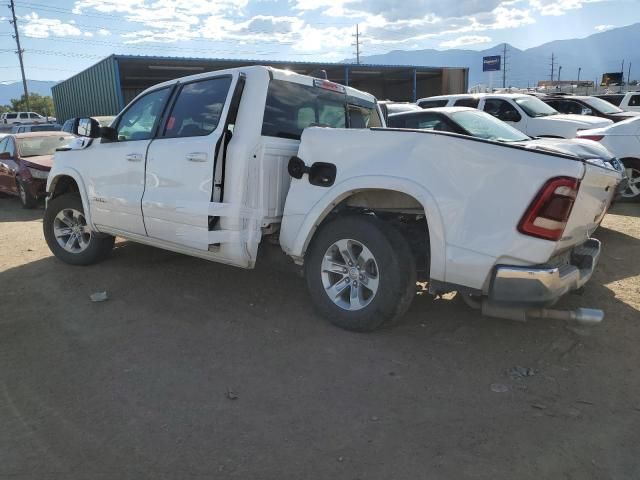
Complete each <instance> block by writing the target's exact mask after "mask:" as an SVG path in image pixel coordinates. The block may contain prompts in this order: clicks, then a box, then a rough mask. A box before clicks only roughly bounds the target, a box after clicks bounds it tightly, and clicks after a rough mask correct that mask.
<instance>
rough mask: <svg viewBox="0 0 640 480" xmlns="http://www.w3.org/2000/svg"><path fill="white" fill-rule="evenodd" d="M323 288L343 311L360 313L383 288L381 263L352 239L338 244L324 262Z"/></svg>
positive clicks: (333, 245) (334, 244)
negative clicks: (379, 289)
mask: <svg viewBox="0 0 640 480" xmlns="http://www.w3.org/2000/svg"><path fill="white" fill-rule="evenodd" d="M321 275H322V284H323V286H324V289H325V292H326V294H327V296H328V297H329V299H330V300H331V301H332V302H333V303H335V304H336V305H337V306H338V307H340V308H342V309H343V310H352V311H353V310H361V309H363V308H365V307H366V306H367V305H369V304H370V303H371V301H372V300H373V299H374V297H375V296H376V293H377V292H378V288H379V285H380V272H379V270H378V263H377V262H376V259H375V257H374V256H373V254H372V253H371V251H370V250H369V249H368V248H367V247H366V246H365V245H364V244H363V243H362V242H359V241H357V240H353V239H343V240H338V241H337V242H335V243H333V244H332V245H331V246H330V247H329V248H328V249H327V251H326V252H325V254H324V257H323V260H322V271H321Z"/></svg>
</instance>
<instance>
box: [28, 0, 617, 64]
mask: <svg viewBox="0 0 640 480" xmlns="http://www.w3.org/2000/svg"><path fill="white" fill-rule="evenodd" d="M258 1H262V2H265V1H271V0H258ZM276 1H278V2H288V4H289V6H290V7H291V8H290V11H291V13H289V14H288V15H278V16H275V15H255V14H253V12H251V13H249V12H248V10H249V0H75V3H74V5H73V11H74V12H75V13H89V14H91V13H93V14H95V13H98V14H102V15H105V16H110V17H113V19H114V21H117V20H118V19H121V20H123V21H125V22H129V26H132V25H133V26H135V28H134V29H133V30H134V31H132V32H131V33H123V34H120V35H119V37H120V38H121V39H122V40H123V41H124V42H125V43H131V44H140V43H148V42H162V43H177V42H182V41H189V40H197V39H206V40H212V41H216V42H226V43H231V44H233V45H234V47H235V46H236V45H249V46H250V47H253V48H258V46H261V45H262V44H265V45H267V44H271V45H274V44H279V45H281V46H287V47H288V48H290V49H291V50H294V51H296V52H299V53H300V54H302V53H303V52H304V53H309V54H312V55H314V56H318V55H326V56H331V57H334V58H336V59H337V58H344V57H345V56H348V55H349V54H350V52H351V51H352V50H353V49H352V45H351V43H352V42H353V39H352V34H353V33H354V26H355V24H356V23H358V24H359V25H360V31H361V33H362V34H363V37H362V41H363V42H364V50H365V52H367V53H375V51H376V49H382V48H387V49H388V48H391V47H393V48H419V47H420V46H422V45H424V41H425V40H434V39H438V40H442V41H441V43H440V46H442V47H443V48H453V47H456V46H464V45H471V44H475V43H486V42H489V41H491V39H490V37H489V36H486V32H490V31H495V30H504V29H515V28H518V27H521V26H523V25H528V24H532V23H535V18H536V16H540V15H563V14H565V13H566V12H568V11H570V10H574V9H577V8H581V7H582V6H583V5H585V4H587V3H593V2H597V1H605V0H453V1H451V0H276ZM251 7H252V10H253V7H254V5H252V6H251ZM327 17H329V18H327ZM311 18H313V20H309V19H311ZM58 22H60V21H59V20H58ZM315 22H317V23H315ZM60 23H61V25H65V27H62V26H59V27H58V28H60V29H63V28H67V29H69V30H68V33H67V35H73V34H74V33H71V32H73V30H70V29H72V28H75V29H76V30H77V31H78V33H75V35H81V32H80V30H79V29H78V28H77V27H76V26H74V25H71V22H69V21H67V23H62V22H60ZM39 28H40V34H41V35H45V33H42V32H43V31H45V32H50V31H51V28H50V27H47V28H46V29H45V28H44V27H42V26H40V27H39ZM93 33H94V35H96V36H109V35H112V33H111V32H110V31H108V30H106V29H99V30H96V31H95V32H93ZM48 34H50V33H46V35H48ZM114 35H115V34H114ZM446 39H452V40H446ZM158 48H160V47H158ZM232 48H233V47H232ZM263 53H264V52H263ZM318 58H320V57H318ZM327 58H329V57H327Z"/></svg>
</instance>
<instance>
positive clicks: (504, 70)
mask: <svg viewBox="0 0 640 480" xmlns="http://www.w3.org/2000/svg"><path fill="white" fill-rule="evenodd" d="M502 88H507V44H506V43H505V44H504V50H503V53H502Z"/></svg>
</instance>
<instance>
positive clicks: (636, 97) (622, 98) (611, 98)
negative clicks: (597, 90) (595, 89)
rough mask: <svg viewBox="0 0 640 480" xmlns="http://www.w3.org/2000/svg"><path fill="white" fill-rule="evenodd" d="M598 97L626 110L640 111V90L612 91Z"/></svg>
mask: <svg viewBox="0 0 640 480" xmlns="http://www.w3.org/2000/svg"><path fill="white" fill-rule="evenodd" d="M596 97H598V98H601V99H603V100H606V101H607V102H610V103H612V104H614V105H615V106H617V107H618V108H620V109H621V110H624V111H625V112H640V92H627V93H610V94H604V95H596Z"/></svg>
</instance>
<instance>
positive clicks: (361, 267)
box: [305, 215, 416, 332]
mask: <svg viewBox="0 0 640 480" xmlns="http://www.w3.org/2000/svg"><path fill="white" fill-rule="evenodd" d="M305 277H306V280H307V287H308V289H309V294H310V295H311V298H312V299H313V302H314V304H315V306H316V308H317V309H318V310H319V311H320V313H321V314H322V315H324V316H325V317H327V318H328V319H329V321H330V322H331V323H333V324H334V325H337V326H338V327H341V328H344V329H346V330H353V331H357V332H369V331H373V330H376V329H377V328H380V327H382V326H385V325H390V324H393V323H395V322H396V321H397V320H399V319H400V318H401V317H402V315H403V314H404V313H405V312H406V311H407V309H408V308H409V306H410V305H411V301H412V300H413V297H414V295H415V292H416V267H415V261H414V259H413V255H412V254H411V249H410V247H409V245H408V244H407V242H406V240H405V239H404V237H403V236H402V235H401V234H400V232H398V231H397V230H396V229H394V228H393V227H391V226H390V225H389V224H387V223H385V222H383V221H382V220H380V219H378V218H376V217H374V216H373V215H358V216H355V215H354V216H343V217H338V218H336V219H335V220H332V221H330V222H328V223H326V224H325V225H323V226H322V227H321V228H320V230H319V231H318V233H317V234H316V236H315V238H314V239H313V241H312V243H311V245H310V246H309V249H308V251H307V256H306V259H305Z"/></svg>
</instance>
